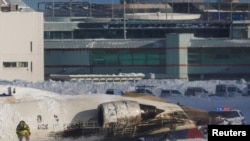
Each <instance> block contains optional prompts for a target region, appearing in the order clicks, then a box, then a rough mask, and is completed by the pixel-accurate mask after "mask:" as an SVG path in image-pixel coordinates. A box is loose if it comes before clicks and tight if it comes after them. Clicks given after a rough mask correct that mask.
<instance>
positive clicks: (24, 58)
mask: <svg viewBox="0 0 250 141" xmlns="http://www.w3.org/2000/svg"><path fill="white" fill-rule="evenodd" d="M0 19H1V21H0V31H1V32H0V50H1V52H0V78H1V79H5V80H15V79H20V80H27V81H41V80H44V48H43V45H44V40H43V22H44V21H43V13H40V12H4V13H0ZM22 62H26V63H28V65H27V66H20V64H18V63H22ZM6 63H7V64H8V63H16V65H17V66H13V67H8V66H6Z"/></svg>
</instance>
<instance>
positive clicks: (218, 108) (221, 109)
mask: <svg viewBox="0 0 250 141" xmlns="http://www.w3.org/2000/svg"><path fill="white" fill-rule="evenodd" d="M230 110H232V108H230V107H217V108H216V111H230Z"/></svg>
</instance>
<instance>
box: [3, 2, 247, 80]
mask: <svg viewBox="0 0 250 141" xmlns="http://www.w3.org/2000/svg"><path fill="white" fill-rule="evenodd" d="M43 4H44V3H43ZM79 4H80V5H79ZM211 5H212V4H211ZM51 6H54V8H53V7H52V9H51ZM67 6H70V9H69V7H67ZM71 6H72V7H71ZM77 6H78V7H77ZM79 6H81V7H79ZM130 6H131V7H132V5H130ZM137 6H138V7H137V8H138V9H137V10H138V11H140V10H141V8H142V9H143V11H145V9H146V12H150V13H151V14H149V15H150V16H147V19H143V16H138V17H139V18H140V19H134V18H132V19H125V18H112V17H108V18H107V17H103V16H106V15H111V14H110V13H104V12H105V11H106V10H107V9H105V8H107V7H109V8H110V5H109V6H107V5H97V4H93V5H90V4H89V3H85V2H84V3H79V2H74V3H70V2H58V3H52V2H47V3H45V6H44V7H45V11H44V12H43V14H44V15H45V16H44V17H43V14H41V13H42V12H41V13H40V12H18V11H17V12H6V13H5V12H4V13H0V15H1V18H2V19H6V20H10V21H9V22H6V23H4V22H2V24H4V25H3V26H2V27H6V28H4V29H2V30H3V31H5V32H4V33H5V34H1V36H3V37H2V39H6V40H2V44H4V45H5V46H3V47H4V49H2V50H4V51H5V53H4V54H3V53H2V57H1V58H2V59H1V61H2V64H3V65H2V66H3V67H2V69H1V71H2V73H1V74H2V78H3V79H5V78H6V79H7V78H8V79H15V78H17V79H24V80H31V81H37V80H42V79H55V80H71V78H73V76H74V77H75V76H77V78H78V79H83V80H84V79H87V80H91V78H90V76H92V77H98V76H103V75H108V76H106V77H112V78H116V79H115V80H116V81H119V79H117V78H119V76H120V74H131V73H132V74H143V75H139V78H138V79H140V78H142V76H143V79H183V80H205V79H241V78H244V79H246V80H248V79H249V78H250V73H249V72H250V21H249V18H250V16H248V15H247V14H249V12H244V14H242V13H238V12H231V13H230V14H229V15H228V13H227V16H226V17H224V19H221V18H222V17H223V16H222V15H219V17H220V18H219V19H218V12H217V13H215V15H214V13H211V14H212V15H211V16H209V20H204V19H197V16H194V15H193V14H187V13H184V14H181V15H182V16H185V17H188V18H189V19H183V20H179V19H177V18H176V17H177V16H179V15H180V14H179V13H175V14H174V13H170V15H168V16H170V17H171V19H168V20H156V19H157V18H155V16H159V15H160V14H161V13H157V14H152V12H155V11H157V10H159V8H162V5H154V7H153V8H147V6H149V5H137ZM172 6H173V5H172ZM180 6H181V5H180ZM214 6H216V4H214ZM226 6H228V5H226ZM86 7H87V8H86ZM90 7H91V11H89V8H90ZM156 7H158V8H156ZM167 7H168V6H167ZM169 7H171V4H170V5H169ZM175 7H176V6H175ZM242 7H243V8H244V7H245V5H243V6H242ZM72 8H73V9H74V10H73V11H71V10H72ZM77 8H80V9H77ZM116 8H117V9H114V11H116V13H118V14H120V15H119V16H121V15H122V13H121V12H122V5H116ZM128 8H129V6H128ZM209 8H210V7H209ZM77 10H78V12H79V11H80V12H79V13H85V14H86V13H87V14H88V15H89V14H91V15H92V16H82V15H80V16H77ZM135 11H136V10H135ZM173 11H174V10H173ZM109 12H112V10H110V11H109ZM127 12H132V13H133V9H130V10H127ZM162 12H164V11H162ZM213 12H214V11H213ZM7 13H8V14H9V15H13V16H12V17H13V18H9V19H7V18H6V17H4V16H3V15H4V14H7ZM101 13H104V15H101V17H98V16H100V14H101ZM58 14H65V15H58ZM68 14H69V15H68ZM130 14H131V13H130ZM201 14H202V13H201ZM220 14H221V13H220ZM224 14H225V13H224ZM196 15H197V13H196ZM242 15H243V16H242ZM17 16H20V17H18V18H17ZM221 16H222V17H221ZM228 16H229V18H228ZM114 17H115V16H114ZM132 17H133V16H132ZM201 17H203V16H201ZM30 18H32V19H33V20H32V21H33V22H29V21H30V20H28V19H30ZM127 18H128V17H127ZM150 18H151V19H150ZM166 18H167V17H166ZM168 18H169V17H168ZM190 18H191V19H190ZM192 18H193V19H192ZM20 19H23V20H20ZM124 19H125V20H124ZM7 23H11V24H7ZM16 23H19V25H22V26H21V27H22V28H20V26H15V24H16ZM15 28H18V29H16V30H15ZM10 29H11V30H10ZM13 29H14V30H13ZM17 30H18V31H20V32H15V31H17ZM24 33H25V35H26V36H23V35H24ZM7 39H8V40H7ZM17 39H18V40H17ZM21 39H22V40H21ZM17 46H19V48H20V50H17V49H16V47H17ZM10 74H12V75H10ZM55 76H56V77H55ZM60 76H62V77H60ZM75 78H76V77H75ZM121 79H122V78H121ZM95 80H96V81H98V79H95ZM101 80H103V79H100V81H101ZM123 80H126V79H123Z"/></svg>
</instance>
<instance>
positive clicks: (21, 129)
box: [16, 124, 30, 135]
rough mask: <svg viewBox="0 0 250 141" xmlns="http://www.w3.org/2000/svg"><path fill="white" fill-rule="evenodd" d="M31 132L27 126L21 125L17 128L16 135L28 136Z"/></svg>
mask: <svg viewBox="0 0 250 141" xmlns="http://www.w3.org/2000/svg"><path fill="white" fill-rule="evenodd" d="M29 132H30V129H29V126H28V125H27V124H19V125H18V126H17V128H16V133H17V134H18V135H26V134H29Z"/></svg>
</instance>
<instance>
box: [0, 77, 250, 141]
mask: <svg viewBox="0 0 250 141" xmlns="http://www.w3.org/2000/svg"><path fill="white" fill-rule="evenodd" d="M217 84H234V85H236V86H238V87H239V88H240V89H241V90H242V91H243V92H246V91H247V82H246V81H244V80H223V81H222V80H209V81H190V82H187V81H182V80H140V81H138V82H107V83H104V82H89V81H72V82H69V81H64V82H62V81H52V80H48V81H43V82H36V83H31V82H26V81H21V80H15V81H5V80H1V81H0V94H8V90H11V92H12V94H13V96H12V97H4V96H3V97H0V110H1V115H0V132H1V133H2V134H0V140H1V141H2V140H3V141H14V140H17V137H16V134H15V127H16V125H17V123H13V121H16V120H19V119H22V118H23V117H22V116H21V115H20V113H13V111H14V109H15V111H16V110H17V109H18V110H20V112H21V111H22V110H29V111H30V113H31V114H33V113H34V116H36V115H37V114H38V113H39V111H34V110H33V108H34V107H35V106H37V107H39V108H44V107H46V108H47V109H48V110H49V111H51V113H54V114H56V113H57V112H59V110H58V109H60V107H61V106H62V105H63V103H60V102H58V99H60V100H64V101H65V102H67V100H70V99H71V98H72V97H81V96H86V95H89V96H90V95H97V94H98V95H99V94H100V95H102V96H101V97H100V98H105V94H104V93H105V90H106V89H108V88H116V89H121V90H123V91H133V90H134V89H135V86H136V85H150V86H154V89H153V92H154V93H155V94H156V96H159V94H160V90H161V89H170V88H171V89H178V90H180V91H181V92H183V93H184V91H185V90H186V88H187V87H189V86H201V87H203V88H205V89H206V90H207V91H209V93H211V94H214V93H215V86H216V85H217ZM13 91H15V93H13ZM166 99H167V100H168V101H171V102H173V103H180V104H182V105H187V106H191V107H196V108H201V109H204V110H207V111H210V110H214V109H215V108H216V107H224V106H227V107H232V108H236V109H239V110H241V111H242V113H243V114H244V115H245V118H246V122H247V123H250V111H249V107H250V97H242V96H238V97H213V96H212V97H185V96H170V97H167V98H166ZM25 101H29V102H30V101H39V104H38V105H35V104H34V103H33V105H32V104H29V105H26V106H25V105H24V107H18V106H17V105H16V104H15V103H18V102H25ZM31 103H32V102H31ZM63 112H67V111H63ZM25 120H27V121H29V118H26V119H25ZM31 127H32V125H31ZM32 128H35V127H32ZM33 136H35V135H33ZM44 140H45V139H44Z"/></svg>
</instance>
